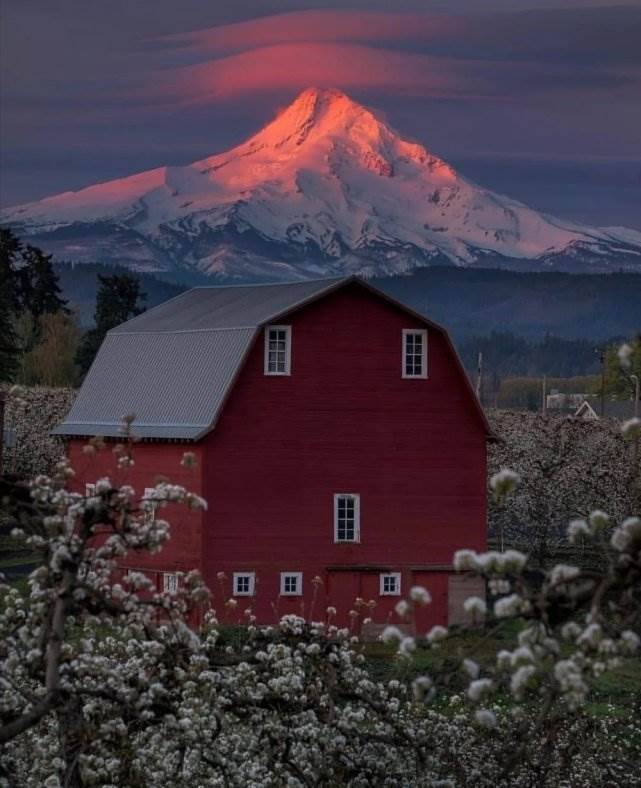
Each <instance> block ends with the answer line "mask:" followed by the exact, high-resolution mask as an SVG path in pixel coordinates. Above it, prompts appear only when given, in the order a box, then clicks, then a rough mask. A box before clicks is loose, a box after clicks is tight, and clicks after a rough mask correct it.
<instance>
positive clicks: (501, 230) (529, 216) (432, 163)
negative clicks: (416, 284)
mask: <svg viewBox="0 0 641 788" xmlns="http://www.w3.org/2000/svg"><path fill="white" fill-rule="evenodd" d="M0 221H1V222H2V223H3V224H10V225H11V226H13V227H14V228H15V229H16V231H17V232H18V233H19V234H20V235H21V236H23V237H28V238H29V239H30V240H32V242H34V243H37V244H38V245H40V246H41V247H43V248H45V249H47V250H48V251H52V252H54V253H55V254H56V256H57V257H58V258H59V259H66V260H79V261H98V262H109V263H120V264H123V265H127V266H129V267H130V268H133V269H137V270H145V271H165V272H168V273H169V272H174V273H176V274H177V273H179V272H182V273H183V274H184V273H187V272H190V271H191V272H198V273H204V274H210V275H218V276H222V277H225V278H228V277H230V278H238V279H249V278H253V279H256V278H261V279H283V278H286V279H291V278H293V277H307V276H319V275H328V274H333V273H344V272H356V271H358V272H361V273H365V274H374V273H377V274H383V273H396V272H402V271H407V270H409V269H411V268H415V267H418V266H424V265H430V264H434V263H438V264H453V265H460V266H471V265H481V266H485V267H487V266H490V267H491V266H502V267H511V268H526V269H530V270H531V269H536V268H547V269H550V268H557V269H564V270H577V271H578V270H584V271H585V270H591V271H604V270H608V269H609V268H612V269H615V270H618V269H621V268H623V269H630V270H632V269H637V270H641V233H640V232H636V231H634V230H629V229H625V228H592V227H586V226H583V225H579V224H575V223H573V222H569V221H563V220H560V219H556V218H554V217H552V216H548V215H546V214H542V213H539V212H538V211H535V210H533V209H531V208H528V207H527V206H525V205H523V204H522V203H520V202H517V201H516V200H512V199H510V198H509V197H504V196H502V195H499V194H495V193H493V192H491V191H488V190H487V189H483V188H482V187H480V186H477V185H476V184H474V183H472V182H471V181H468V180H467V179H466V178H464V177H463V176H461V175H460V174H459V173H457V172H456V171H455V170H454V169H453V168H452V167H451V166H450V165H449V164H447V163H446V162H445V161H443V160H442V159H439V158H438V157H437V156H434V155H433V154H431V153H430V152H429V151H428V150H426V148H424V147H423V146H422V145H420V144H418V143H416V142H411V141H409V140H406V139H404V138H403V137H402V136H401V135H399V134H398V133H397V132H395V131H394V130H393V129H391V128H390V127H389V126H388V125H387V124H386V123H384V122H383V121H382V120H381V119H380V118H379V117H378V116H377V115H376V114H375V113H374V112H372V111H370V110H369V109H367V108H365V107H363V106H361V105H360V104H358V103H356V102H354V101H352V100H351V99H350V98H349V97H348V96H346V95H345V94H344V93H342V92H340V91H338V90H317V89H311V88H310V89H308V90H305V91H304V92H303V93H301V94H300V95H299V96H298V98H297V99H296V100H295V101H294V102H293V103H292V104H291V105H290V106H289V107H287V108H286V109H285V110H284V111H283V112H281V113H280V114H279V115H278V116H277V117H276V119H275V120H273V121H272V122H271V123H269V124H268V125H267V126H266V127H265V128H263V129H262V130H261V131H259V132H258V133H257V134H256V135H254V136H253V137H251V139H249V140H248V141H247V142H245V143H243V144H242V145H239V146H238V147H236V148H233V149H232V150H230V151H228V152H226V153H221V154H217V155H215V156H211V157H209V158H207V159H203V160H201V161H197V162H194V163H193V164H190V165H189V166H185V167H171V166H167V167H159V168H158V169H154V170H149V171H147V172H142V173H139V174H137V175H132V176H130V177H127V178H120V179H118V180H114V181H109V182H107V183H99V184H96V185H95V186H89V187H88V188H85V189H81V190H80V191H77V192H65V193H63V194H58V195H55V196H53V197H48V198H46V199H43V200H39V201H37V202H33V203H29V204H27V205H21V206H18V207H15V208H10V209H8V210H5V211H4V212H2V214H0Z"/></svg>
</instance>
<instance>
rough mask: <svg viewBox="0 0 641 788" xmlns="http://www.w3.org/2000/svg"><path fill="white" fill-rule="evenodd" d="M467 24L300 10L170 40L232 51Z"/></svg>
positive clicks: (393, 36)
mask: <svg viewBox="0 0 641 788" xmlns="http://www.w3.org/2000/svg"><path fill="white" fill-rule="evenodd" d="M460 29H462V24H461V21H459V20H458V19H457V18H456V17H451V16H441V15H438V14H430V15H427V14H407V13H405V14H404V13H385V12H382V11H360V12H357V11H349V10H340V9H338V10H331V11H330V10H324V11H322V10H321V11H297V12H293V13H286V14H276V15H273V16H267V17H262V18H260V19H251V20H249V21H246V22H237V23H235V24H230V25H221V26H219V27H211V28H206V29H204V30H197V31H194V32H192V33H187V34H184V35H176V36H171V37H170V38H168V39H166V40H171V41H175V42H177V43H178V44H179V45H182V47H183V48H184V49H186V50H188V51H192V52H201V53H214V52H219V53H223V52H232V51H239V50H246V49H252V48H256V47H264V46H268V45H272V44H278V43H296V42H298V43H300V42H310V41H352V42H361V41H388V42H391V41H412V40H421V41H423V42H425V41H429V40H432V39H437V38H439V37H440V36H443V35H447V36H451V35H453V34H455V33H456V32H457V31H458V30H460Z"/></svg>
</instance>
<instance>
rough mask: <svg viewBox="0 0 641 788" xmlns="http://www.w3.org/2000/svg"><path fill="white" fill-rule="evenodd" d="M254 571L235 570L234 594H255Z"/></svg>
mask: <svg viewBox="0 0 641 788" xmlns="http://www.w3.org/2000/svg"><path fill="white" fill-rule="evenodd" d="M255 584H256V576H255V574H254V572H234V596H254V586H255Z"/></svg>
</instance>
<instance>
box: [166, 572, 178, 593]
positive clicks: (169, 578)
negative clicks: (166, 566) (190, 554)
mask: <svg viewBox="0 0 641 788" xmlns="http://www.w3.org/2000/svg"><path fill="white" fill-rule="evenodd" d="M179 587H180V582H179V579H178V575H177V574H176V572H163V573H162V590H163V592H164V593H165V594H177V593H178V588H179Z"/></svg>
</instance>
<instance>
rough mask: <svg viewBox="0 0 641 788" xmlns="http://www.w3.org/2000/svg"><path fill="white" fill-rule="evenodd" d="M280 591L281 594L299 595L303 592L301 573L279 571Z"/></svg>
mask: <svg viewBox="0 0 641 788" xmlns="http://www.w3.org/2000/svg"><path fill="white" fill-rule="evenodd" d="M280 593H281V595H282V596H300V595H301V594H302V593H303V573H302V572H281V573H280Z"/></svg>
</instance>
